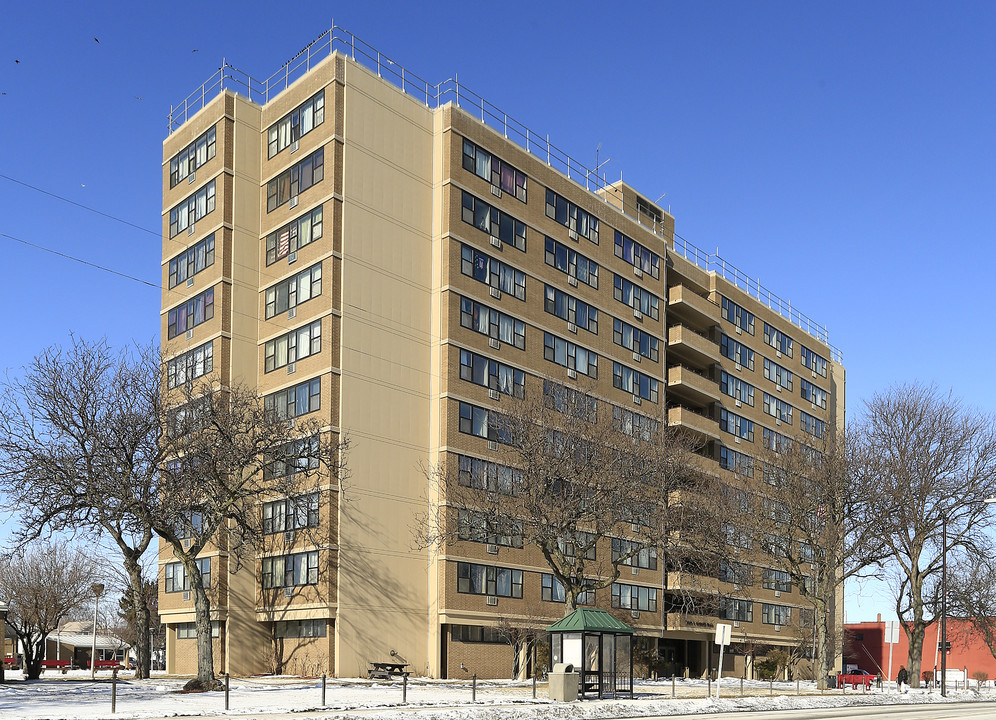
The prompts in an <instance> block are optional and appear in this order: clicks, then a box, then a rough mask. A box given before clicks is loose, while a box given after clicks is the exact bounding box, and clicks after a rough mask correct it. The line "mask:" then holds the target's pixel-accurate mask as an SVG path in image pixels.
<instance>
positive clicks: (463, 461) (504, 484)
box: [457, 455, 522, 495]
mask: <svg viewBox="0 0 996 720" xmlns="http://www.w3.org/2000/svg"><path fill="white" fill-rule="evenodd" d="M457 458H458V465H459V471H458V476H459V482H460V485H461V486H463V487H470V488H476V489H478V490H486V491H488V492H498V493H501V494H502V495H516V494H517V493H518V490H519V489H520V488H521V487H522V471H521V470H518V469H516V468H511V467H509V466H507V465H499V464H497V463H493V462H491V461H489V460H481V459H480V458H475V457H470V456H469V455H458V456H457Z"/></svg>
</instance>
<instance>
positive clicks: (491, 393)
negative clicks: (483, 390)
mask: <svg viewBox="0 0 996 720" xmlns="http://www.w3.org/2000/svg"><path fill="white" fill-rule="evenodd" d="M488 397H489V398H491V399H492V400H501V391H499V390H495V389H494V388H491V389H490V390H488Z"/></svg>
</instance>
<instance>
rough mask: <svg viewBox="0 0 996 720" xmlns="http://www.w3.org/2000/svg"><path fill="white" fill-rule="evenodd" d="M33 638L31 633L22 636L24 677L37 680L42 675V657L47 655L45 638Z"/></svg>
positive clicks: (20, 637) (43, 636)
mask: <svg viewBox="0 0 996 720" xmlns="http://www.w3.org/2000/svg"><path fill="white" fill-rule="evenodd" d="M46 637H47V635H42V636H41V638H40V639H33V638H32V637H31V636H30V635H28V636H24V637H22V636H20V635H18V639H19V640H20V641H21V646H22V647H23V648H24V677H25V678H26V679H28V680H37V679H38V678H40V677H41V671H42V658H44V657H45V638H46Z"/></svg>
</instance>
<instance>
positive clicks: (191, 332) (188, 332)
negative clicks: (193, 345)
mask: <svg viewBox="0 0 996 720" xmlns="http://www.w3.org/2000/svg"><path fill="white" fill-rule="evenodd" d="M184 337H186V338H187V340H190V339H191V338H192V337H194V330H193V328H191V329H190V330H187V334H186V335H184Z"/></svg>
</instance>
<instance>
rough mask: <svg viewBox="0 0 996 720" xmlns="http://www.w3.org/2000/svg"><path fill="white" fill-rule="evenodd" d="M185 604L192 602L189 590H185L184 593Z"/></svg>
mask: <svg viewBox="0 0 996 720" xmlns="http://www.w3.org/2000/svg"><path fill="white" fill-rule="evenodd" d="M183 602H190V591H189V590H184V591H183Z"/></svg>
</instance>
